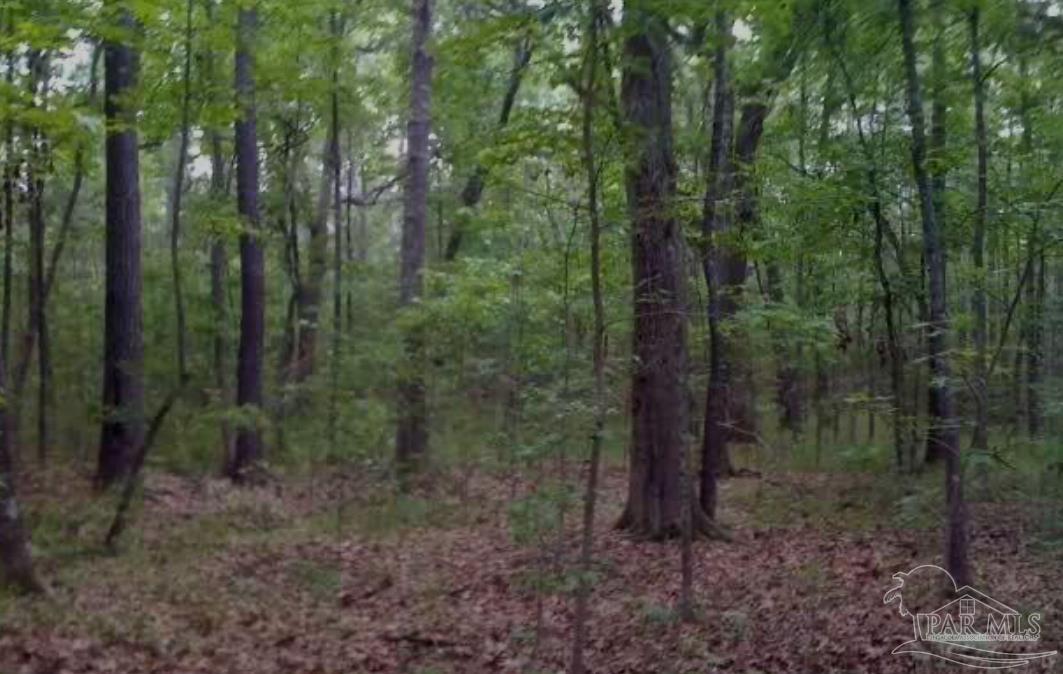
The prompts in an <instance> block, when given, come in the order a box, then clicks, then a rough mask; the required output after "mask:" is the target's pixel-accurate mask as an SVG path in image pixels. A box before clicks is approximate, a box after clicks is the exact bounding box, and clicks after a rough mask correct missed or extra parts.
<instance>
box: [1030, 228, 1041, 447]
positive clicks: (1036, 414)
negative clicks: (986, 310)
mask: <svg viewBox="0 0 1063 674" xmlns="http://www.w3.org/2000/svg"><path fill="white" fill-rule="evenodd" d="M1030 245H1031V246H1036V247H1038V248H1040V247H1041V239H1040V237H1036V238H1034V240H1033V241H1031V243H1030ZM1031 255H1033V256H1034V265H1035V276H1034V278H1031V279H1030V280H1029V284H1030V285H1029V286H1028V287H1029V289H1030V294H1029V300H1030V308H1029V311H1030V331H1029V336H1028V337H1029V341H1028V342H1027V345H1026V430H1027V432H1028V433H1029V435H1030V437H1031V438H1038V437H1040V436H1041V432H1042V429H1043V427H1044V405H1043V404H1042V402H1041V369H1042V362H1043V360H1044V351H1043V343H1044V305H1045V253H1044V250H1043V249H1041V250H1039V251H1037V252H1036V253H1031Z"/></svg>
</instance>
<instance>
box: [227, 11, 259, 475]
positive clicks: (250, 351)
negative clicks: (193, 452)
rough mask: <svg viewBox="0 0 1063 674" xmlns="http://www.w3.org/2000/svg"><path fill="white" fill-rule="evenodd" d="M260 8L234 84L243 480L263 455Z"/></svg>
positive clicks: (243, 21) (240, 39)
mask: <svg viewBox="0 0 1063 674" xmlns="http://www.w3.org/2000/svg"><path fill="white" fill-rule="evenodd" d="M257 23H258V12H257V9H256V8H254V7H250V8H242V9H240V11H239V17H238V27H237V37H236V44H237V46H236V60H235V89H236V102H237V109H238V113H239V117H238V118H237V120H236V124H235V138H236V205H237V211H238V212H239V214H240V217H241V218H242V219H243V221H244V223H243V224H244V227H243V231H242V232H241V233H240V348H239V353H238V355H237V363H236V404H237V405H239V406H240V407H241V408H242V409H243V410H244V411H246V412H248V413H250V414H251V415H252V416H253V417H254V418H253V419H250V420H248V419H244V420H243V423H241V424H240V427H239V429H238V430H237V433H236V446H235V448H234V450H233V457H232V462H231V463H230V464H229V469H228V471H227V472H228V475H229V477H230V478H232V479H233V480H234V481H241V480H243V479H244V478H245V477H246V474H247V472H248V470H249V469H251V468H252V467H253V466H254V465H255V464H256V463H257V462H258V461H259V460H260V459H261V458H262V453H263V449H262V432H261V430H260V428H259V426H260V420H259V419H258V415H259V414H260V413H261V409H262V354H263V350H264V348H263V347H264V343H263V342H264V340H265V322H266V283H265V276H266V269H265V267H266V263H265V256H264V255H263V251H262V242H261V240H260V239H261V223H260V221H259V212H258V133H257V125H256V110H255V72H254V67H255V66H254V42H255V33H256V28H257Z"/></svg>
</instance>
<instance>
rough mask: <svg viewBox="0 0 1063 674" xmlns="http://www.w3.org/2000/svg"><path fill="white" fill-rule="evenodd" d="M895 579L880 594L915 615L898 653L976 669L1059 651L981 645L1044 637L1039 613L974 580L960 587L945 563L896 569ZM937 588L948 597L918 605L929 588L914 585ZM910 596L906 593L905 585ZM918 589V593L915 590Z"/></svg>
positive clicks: (1019, 663) (1007, 665) (903, 612)
mask: <svg viewBox="0 0 1063 674" xmlns="http://www.w3.org/2000/svg"><path fill="white" fill-rule="evenodd" d="M893 581H894V585H893V586H892V587H891V588H890V589H889V590H888V591H887V592H886V594H885V596H884V597H883V598H882V599H883V603H885V604H892V603H895V602H896V603H897V605H898V606H897V609H898V612H899V613H900V614H901V616H903V617H908V618H910V619H911V621H912V632H913V637H914V638H913V639H912V640H911V641H906V642H905V643H903V644H900V645H899V646H897V647H896V648H895V649H894V650H893V653H894V654H900V653H911V654H922V655H929V656H932V657H935V658H939V659H942V660H946V661H949V662H953V663H956V664H960V665H965V666H968V667H975V668H978V669H1007V668H1011V667H1019V666H1022V665H1026V664H1029V663H1030V662H1032V661H1034V660H1038V659H1042V658H1047V657H1050V656H1052V655H1055V654H1056V651H1044V652H1040V653H1023V652H1004V651H994V650H989V649H986V648H980V647H976V646H972V645H969V644H972V643H977V644H979V645H980V646H981V645H985V644H987V643H988V642H1026V641H1039V640H1040V638H1041V616H1040V614H1039V613H1029V614H1027V615H1023V614H1022V613H1020V612H1019V611H1017V610H1015V609H1013V608H1012V607H1010V606H1008V605H1007V604H1004V603H1003V602H1001V601H998V600H996V599H994V598H993V597H990V596H989V595H987V594H985V593H984V592H982V591H980V590H977V589H975V588H973V587H971V586H970V585H964V586H963V587H960V588H957V587H956V582H955V580H954V579H953V578H952V575H951V574H949V573H948V572H947V571H946V570H945V569H942V568H941V567H939V566H934V565H931V564H926V565H922V566H917V567H915V568H914V569H912V570H911V571H907V572H900V573H896V574H894V575H893ZM927 587H929V588H935V589H937V590H942V589H943V590H945V591H946V593H949V597H948V601H947V602H946V603H945V604H944V605H942V606H940V607H938V608H936V609H932V610H920V609H921V608H922V607H920V606H919V605H918V603H919V602H918V600H919V599H923V601H926V599H925V597H924V596H923V595H925V594H926V593H925V592H924V593H918V592H917V591H916V588H927ZM906 590H907V591H908V593H909V596H908V597H905V591H906ZM912 595H918V596H912Z"/></svg>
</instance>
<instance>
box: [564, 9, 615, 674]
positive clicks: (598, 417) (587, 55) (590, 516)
mask: <svg viewBox="0 0 1063 674" xmlns="http://www.w3.org/2000/svg"><path fill="white" fill-rule="evenodd" d="M604 12H605V9H604V8H603V7H602V5H601V0H591V8H590V16H589V17H588V20H587V36H586V38H585V40H586V43H585V44H584V47H583V49H584V54H583V58H584V62H583V64H582V65H583V71H584V72H583V75H582V78H581V79H582V82H581V92H580V97H581V98H582V101H581V102H582V116H581V124H580V127H581V134H580V137H581V159H582V163H583V170H584V173H585V174H586V180H587V216H588V219H589V221H590V239H591V241H590V244H591V302H592V304H593V305H594V344H593V346H592V361H593V368H594V422H593V423H594V427H593V429H592V430H591V452H590V462H589V465H588V471H587V487H586V492H585V494H584V496H583V532H582V537H581V540H580V576H579V579H580V580H579V585H578V586H577V589H576V609H575V616H574V619H573V620H574V622H575V628H574V630H573V632H574V633H573V638H572V668H571V671H572V673H573V674H583V672H584V671H586V666H585V665H584V662H583V652H584V647H585V644H586V641H587V613H588V606H587V604H588V602H589V599H590V579H589V578H588V575H589V574H590V573H591V561H592V556H593V551H594V514H595V506H596V504H597V498H598V470H599V464H600V463H601V456H602V439H603V435H604V434H605V414H606V406H607V404H608V401H607V400H606V390H605V303H604V301H603V299H602V253H601V239H602V223H601V213H600V211H599V207H598V181H599V167H598V160H597V155H596V153H595V146H594V113H595V108H596V103H597V96H598V50H599V44H598V40H599V38H598V29H599V25H600V23H601V21H602V17H603V15H604Z"/></svg>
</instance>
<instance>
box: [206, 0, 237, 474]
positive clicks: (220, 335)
mask: <svg viewBox="0 0 1063 674" xmlns="http://www.w3.org/2000/svg"><path fill="white" fill-rule="evenodd" d="M206 11H207V22H208V23H209V24H212V23H213V21H214V0H208V1H207V3H206ZM216 58H217V57H216V55H215V52H214V51H212V50H210V51H208V52H207V55H206V69H207V73H208V77H209V78H210V81H211V82H212V83H214V82H218V81H219V77H218V73H217V71H216ZM208 136H209V138H210V197H211V200H212V201H214V203H216V204H219V205H220V204H221V203H222V202H223V201H224V199H225V198H226V195H227V193H228V191H229V190H228V188H227V186H226V180H225V153H224V150H223V146H222V136H221V131H219V130H218V129H217V128H212V129H210V130H209V132H208ZM228 277H229V254H228V252H227V251H226V249H225V239H224V236H223V235H221V234H219V233H215V234H214V236H213V237H212V238H211V242H210V300H211V304H212V305H213V312H214V313H213V318H214V333H213V337H212V339H211V347H212V362H213V365H214V385H215V386H216V387H217V389H218V396H219V398H220V402H221V404H222V406H223V407H228V406H229V405H230V404H232V387H231V386H230V384H229V366H228V358H227V357H226V354H227V353H228V352H229V300H228V295H227V293H226V288H225V286H226V285H227V283H228ZM221 442H222V467H223V469H225V468H227V467H228V466H229V464H230V462H231V461H232V452H233V438H232V428H231V427H230V425H229V422H228V421H226V420H224V419H223V420H222V423H221Z"/></svg>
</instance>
